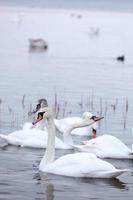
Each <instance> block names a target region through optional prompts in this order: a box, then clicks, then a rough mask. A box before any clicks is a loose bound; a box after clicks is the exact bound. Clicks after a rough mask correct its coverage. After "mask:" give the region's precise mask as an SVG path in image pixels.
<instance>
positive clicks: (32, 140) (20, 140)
mask: <svg viewBox="0 0 133 200" xmlns="http://www.w3.org/2000/svg"><path fill="white" fill-rule="evenodd" d="M37 116H38V113H36V120H37ZM47 137H48V132H47V129H46V127H45V122H44V119H41V121H38V123H36V124H35V125H34V126H33V125H32V124H31V123H25V125H24V127H23V129H22V130H18V131H14V132H13V133H10V134H8V135H4V134H0V138H1V139H2V140H3V141H4V142H6V143H7V144H10V145H15V146H21V147H32V148H46V146H47ZM55 148H57V149H72V148H73V147H72V146H69V145H67V144H65V143H64V142H63V141H62V140H60V139H59V138H58V137H55Z"/></svg>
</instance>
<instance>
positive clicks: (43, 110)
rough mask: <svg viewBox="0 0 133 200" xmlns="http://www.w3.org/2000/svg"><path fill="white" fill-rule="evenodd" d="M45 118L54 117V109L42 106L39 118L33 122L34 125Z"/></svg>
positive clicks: (38, 114)
mask: <svg viewBox="0 0 133 200" xmlns="http://www.w3.org/2000/svg"><path fill="white" fill-rule="evenodd" d="M43 118H45V119H50V118H53V112H52V109H50V108H49V107H42V108H40V109H39V110H38V112H37V118H36V120H35V121H34V122H32V124H33V125H35V124H36V123H38V122H39V121H41V120H42V119H43Z"/></svg>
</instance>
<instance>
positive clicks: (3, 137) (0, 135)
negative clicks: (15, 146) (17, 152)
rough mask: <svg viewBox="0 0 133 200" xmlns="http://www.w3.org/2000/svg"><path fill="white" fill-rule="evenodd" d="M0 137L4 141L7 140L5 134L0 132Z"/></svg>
mask: <svg viewBox="0 0 133 200" xmlns="http://www.w3.org/2000/svg"><path fill="white" fill-rule="evenodd" d="M0 139H2V140H3V141H4V142H6V141H7V135H3V134H0Z"/></svg>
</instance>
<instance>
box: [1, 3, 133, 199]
mask: <svg viewBox="0 0 133 200" xmlns="http://www.w3.org/2000/svg"><path fill="white" fill-rule="evenodd" d="M0 2H1V1H0ZM10 2H11V1H7V4H6V5H8V6H7V7H0V30H1V31H0V44H1V46H0V97H1V100H2V102H1V104H0V133H2V134H8V133H11V132H13V131H15V130H18V129H21V126H22V125H23V123H24V122H26V121H28V120H29V119H28V116H27V112H28V110H29V106H30V104H32V105H35V104H36V102H37V99H39V98H41V97H45V98H47V99H48V102H49V105H50V106H53V105H54V92H55V89H56V92H57V95H58V101H59V103H60V106H61V109H63V105H64V103H65V101H67V108H66V113H65V116H69V115H71V116H75V115H76V116H77V115H78V116H80V115H81V113H82V111H86V110H90V111H92V112H93V113H94V114H99V115H102V116H104V117H105V119H104V120H103V121H102V122H101V123H100V125H99V127H98V128H99V129H98V134H99V135H100V134H103V133H109V134H112V135H114V136H117V137H118V138H120V139H121V140H122V141H124V143H125V144H127V145H128V146H129V147H131V144H132V143H133V139H132V132H131V128H132V124H133V116H132V112H133V104H132V102H133V95H132V85H133V79H132V77H133V59H132V52H133V49H132V48H133V45H132V44H133V40H132V32H133V30H132V26H131V23H132V19H133V16H132V14H130V15H128V14H127V13H126V14H125V12H123V13H121V14H120V15H119V14H117V13H108V12H107V13H106V14H104V13H99V12H98V11H97V12H94V13H91V14H90V15H88V13H85V12H84V11H82V10H81V9H82V4H81V2H80V1H78V2H79V5H80V6H77V4H74V1H72V3H73V5H75V6H72V5H71V4H68V5H69V6H67V3H66V1H64V2H65V3H64V4H63V6H64V7H65V8H67V9H68V7H71V6H72V7H71V8H73V7H74V8H76V9H77V8H80V10H76V11H75V10H65V11H64V10H60V11H59V10H57V9H51V8H52V6H48V7H49V9H40V8H39V7H40V6H36V4H37V1H32V3H33V4H34V5H33V4H30V3H29V4H28V8H26V7H25V6H26V4H25V2H26V1H23V2H22V1H21V2H19V1H13V2H14V4H10ZM28 2H31V1H28ZM40 2H41V5H42V7H46V4H45V3H44V2H45V1H44V2H43V1H40ZM50 2H52V3H51V4H52V5H53V7H55V6H54V4H53V2H54V1H50ZM56 2H57V3H58V1H56ZM84 2H87V3H86V4H83V5H86V6H87V5H90V4H91V3H90V2H92V1H84ZM95 2H96V1H95ZM109 2H110V4H111V7H112V8H113V7H114V5H116V4H114V3H111V1H109ZM117 2H118V1H117ZM126 2H127V4H125V5H126V6H127V7H128V8H129V10H130V8H131V4H132V2H131V1H126ZM123 3H125V2H124V1H122V3H121V4H118V5H120V8H119V9H116V10H117V12H118V10H119V11H121V10H122V9H121V8H122V6H121V5H123ZM128 3H130V6H129V4H128ZM103 4H104V5H106V4H105V1H104V3H103ZM1 5H2V6H5V3H3V4H1ZM9 5H10V6H11V5H12V7H9ZM44 5H45V6H44ZM49 5H50V3H49ZM100 5H101V4H100ZM14 6H15V7H14ZM76 6H77V7H76ZM86 6H84V7H86ZM97 6H98V4H95V6H94V7H95V8H96V9H97ZM33 7H34V8H33ZM36 7H38V8H36ZM64 7H61V8H64ZM105 7H106V8H109V7H110V6H109V7H108V6H105ZM56 8H57V7H56ZM124 8H126V7H125V6H124ZM106 10H108V9H106ZM111 10H112V9H111ZM125 10H126V9H125ZM126 12H127V10H126ZM72 14H74V17H72ZM79 14H80V15H81V16H82V18H81V19H78V18H77V16H78V15H79ZM16 19H17V20H18V19H21V20H22V21H21V22H20V23H18V22H17V21H16ZM106 19H107V20H106ZM92 25H93V26H99V27H100V29H101V32H100V35H99V36H98V37H90V36H89V34H88V27H89V26H92ZM30 37H43V38H46V40H47V42H48V45H49V48H48V51H46V52H31V51H29V46H28V38H30ZM122 53H124V54H125V56H126V60H125V63H121V62H117V61H116V56H118V55H120V54H122ZM23 95H26V96H25V99H24V102H23ZM90 98H91V100H93V103H94V108H93V107H92V105H91V106H90V105H88V104H87V103H88V99H90ZM126 100H128V109H127V110H126ZM81 103H83V105H84V106H83V108H82V106H80V104H81ZM113 106H115V109H114V107H113ZM101 107H102V108H101ZM125 115H126V124H125V127H124V119H125V118H124V116H125ZM62 116H63V112H62V110H61V113H60V116H59V117H62ZM74 140H75V141H77V142H80V140H83V138H80V137H78V138H77V137H74ZM0 146H1V147H0V199H1V200H5V199H6V200H7V199H10V200H11V199H26V200H29V199H49V200H52V199H54V200H55V199H68V198H69V199H74V198H76V199H78V200H82V199H123V200H124V199H125V198H128V199H132V193H133V189H132V188H133V174H132V172H131V173H125V174H123V175H122V176H120V177H118V179H114V180H98V179H78V178H66V177H60V176H54V175H49V174H42V173H40V172H39V171H38V165H39V162H40V160H41V158H42V156H43V153H44V150H41V149H28V148H19V147H12V146H4V144H3V143H0ZM67 153H71V151H64V150H58V151H56V157H60V156H61V155H64V154H67ZM108 161H109V162H111V163H112V164H114V166H116V167H118V168H129V169H131V170H132V168H133V161H132V160H114V159H108Z"/></svg>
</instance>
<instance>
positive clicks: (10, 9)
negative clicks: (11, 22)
mask: <svg viewBox="0 0 133 200" xmlns="http://www.w3.org/2000/svg"><path fill="white" fill-rule="evenodd" d="M44 11H45V13H44ZM2 12H3V13H4V12H12V13H14V12H15V13H21V12H22V13H24V12H25V13H26V12H28V13H29V14H30V13H35V12H36V13H38V14H39V13H40V14H46V13H50V12H51V14H53V12H54V13H58V12H60V13H65V14H68V13H69V14H73V13H74V14H87V15H88V14H94V13H97V14H99V15H101V14H103V15H113V14H114V15H120V16H121V15H125V16H133V12H121V11H111V10H110V11H109V10H108V11H107V10H106V11H105V10H89V9H88V10H87V9H68V8H66V9H64V8H45V7H43V8H38V7H37V8H35V7H19V9H18V7H16V6H1V5H0V14H2Z"/></svg>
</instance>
